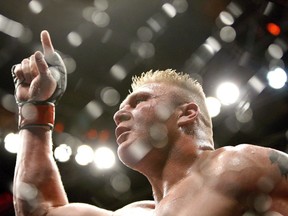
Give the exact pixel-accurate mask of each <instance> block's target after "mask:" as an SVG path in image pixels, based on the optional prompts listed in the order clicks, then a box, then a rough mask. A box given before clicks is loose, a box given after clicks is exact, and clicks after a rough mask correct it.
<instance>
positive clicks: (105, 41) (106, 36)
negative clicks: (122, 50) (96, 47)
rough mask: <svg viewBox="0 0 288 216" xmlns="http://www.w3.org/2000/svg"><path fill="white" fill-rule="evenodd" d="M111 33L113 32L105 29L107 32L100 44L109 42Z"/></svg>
mask: <svg viewBox="0 0 288 216" xmlns="http://www.w3.org/2000/svg"><path fill="white" fill-rule="evenodd" d="M112 33H113V31H112V30H111V29H107V31H106V32H105V34H104V35H103V37H102V38H101V42H102V43H107V42H108V41H109V40H110V38H111V37H112Z"/></svg>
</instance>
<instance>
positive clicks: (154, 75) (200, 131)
mask: <svg viewBox="0 0 288 216" xmlns="http://www.w3.org/2000/svg"><path fill="white" fill-rule="evenodd" d="M149 83H166V84H168V85H169V86H170V85H171V87H172V86H175V87H177V90H176V91H172V92H171V93H172V95H171V96H172V100H173V101H174V103H175V105H177V104H183V103H189V102H193V103H195V104H196V105H197V106H198V107H199V115H198V119H197V122H196V124H195V122H193V123H192V122H191V123H192V124H194V127H193V126H192V125H190V126H191V127H189V125H187V126H188V127H187V128H184V129H186V131H188V132H190V133H192V134H194V135H195V136H196V138H198V139H199V140H200V141H204V143H208V145H210V146H211V147H212V148H214V143H213V139H212V136H213V132H212V122H211V118H210V116H209V113H208V110H207V106H206V102H205V100H206V98H205V94H204V92H203V89H202V86H201V85H200V83H198V82H197V81H196V80H194V79H192V78H191V77H190V76H189V75H188V74H184V73H182V72H180V73H178V72H176V71H175V70H171V69H167V70H157V71H154V72H153V71H152V70H150V71H148V72H146V73H142V74H141V75H140V76H138V77H133V78H132V84H131V88H132V92H134V91H137V89H138V88H139V87H141V86H143V85H145V84H149ZM191 130H194V131H191ZM205 145H206V144H205Z"/></svg>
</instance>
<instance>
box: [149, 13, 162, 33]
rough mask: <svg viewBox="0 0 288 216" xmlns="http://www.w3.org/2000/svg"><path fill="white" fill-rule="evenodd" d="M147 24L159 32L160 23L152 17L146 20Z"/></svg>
mask: <svg viewBox="0 0 288 216" xmlns="http://www.w3.org/2000/svg"><path fill="white" fill-rule="evenodd" d="M147 24H148V25H149V26H150V27H151V28H152V29H153V30H154V32H159V31H160V30H161V29H162V27H161V25H160V23H159V22H158V21H157V20H156V19H154V18H153V17H151V18H150V19H148V20H147Z"/></svg>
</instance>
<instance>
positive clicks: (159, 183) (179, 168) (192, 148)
mask: <svg viewBox="0 0 288 216" xmlns="http://www.w3.org/2000/svg"><path fill="white" fill-rule="evenodd" d="M201 153H202V150H200V149H198V147H197V145H196V144H194V143H191V139H186V140H183V141H181V142H179V143H176V144H175V145H173V148H171V149H170V150H169V151H168V152H166V153H165V154H162V156H163V155H165V156H164V157H162V158H158V160H156V161H155V160H154V159H155V158H151V159H150V158H147V161H152V163H153V166H152V165H151V164H150V165H149V166H146V167H147V169H145V170H143V172H142V173H143V174H144V175H145V176H146V177H147V178H148V180H149V182H150V184H151V185H152V190H153V196H154V199H155V202H156V203H158V202H160V201H161V200H162V199H163V198H164V197H165V196H167V194H169V192H170V191H171V189H173V187H174V186H176V185H177V184H178V183H179V182H180V181H182V180H183V179H185V178H186V177H187V176H188V175H189V173H190V172H191V171H192V170H193V168H194V167H195V166H194V165H195V161H196V160H197V159H198V158H199V155H200V154H201ZM156 154H157V153H156ZM156 154H155V155H156ZM158 155H159V152H158ZM151 157H153V156H151Z"/></svg>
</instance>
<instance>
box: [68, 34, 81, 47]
mask: <svg viewBox="0 0 288 216" xmlns="http://www.w3.org/2000/svg"><path fill="white" fill-rule="evenodd" d="M67 39H68V42H69V43H70V44H71V45H72V46H75V47H78V46H80V45H81V44H82V41H83V40H82V37H81V35H80V34H78V33H77V32H74V31H72V32H70V33H69V34H68V35H67Z"/></svg>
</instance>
